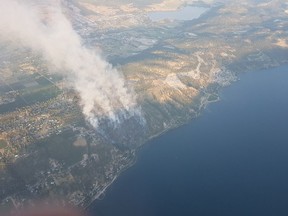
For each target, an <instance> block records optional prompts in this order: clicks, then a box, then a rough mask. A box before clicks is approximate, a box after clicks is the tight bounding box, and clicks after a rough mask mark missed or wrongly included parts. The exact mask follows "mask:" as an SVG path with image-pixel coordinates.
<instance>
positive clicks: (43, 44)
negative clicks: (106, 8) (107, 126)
mask: <svg viewBox="0 0 288 216" xmlns="http://www.w3.org/2000/svg"><path fill="white" fill-rule="evenodd" d="M23 2H25V1H23V0H21V1H20V0H18V1H17V0H0V40H3V39H4V40H10V41H11V40H12V41H13V42H15V43H18V44H21V45H24V46H26V47H29V48H31V49H32V50H34V51H36V52H38V53H40V54H41V55H42V56H43V57H44V58H45V59H46V60H47V61H48V62H49V63H51V64H52V65H53V66H54V67H55V68H56V69H57V70H58V71H61V73H65V75H66V76H67V77H68V79H69V80H71V81H72V83H73V86H74V88H75V90H76V91H77V92H78V93H79V95H80V97H81V105H82V107H83V113H84V115H85V116H86V118H87V120H89V121H90V123H91V124H92V125H93V126H95V127H97V124H98V120H99V118H100V116H102V117H103V116H105V117H107V118H108V119H110V120H113V121H114V122H117V121H121V119H123V118H128V117H130V116H133V115H139V110H138V109H137V108H136V103H135V101H136V100H135V98H134V96H133V94H131V93H130V92H129V90H128V88H127V87H126V86H125V81H124V79H123V77H122V75H121V73H119V72H118V71H117V70H116V69H114V68H113V67H112V66H111V65H110V64H109V63H107V62H106V61H105V60H103V59H102V58H101V56H100V55H99V54H98V53H96V51H93V50H90V49H88V48H85V47H84V46H83V45H82V41H81V38H80V37H79V36H78V34H77V33H76V32H75V30H74V29H73V27H72V25H71V23H70V22H69V20H68V19H67V18H66V17H65V15H64V14H63V13H62V11H61V6H60V3H59V2H58V3H57V1H55V0H54V1H52V0H45V1H44V3H46V4H48V5H49V7H48V9H47V7H45V12H46V15H45V14H43V11H41V7H40V8H39V7H38V6H37V5H35V4H34V5H33V4H29V3H27V2H26V3H23ZM34 3H35V1H34ZM42 3H43V0H42ZM42 9H43V8H42ZM47 10H48V12H47ZM44 16H45V17H44ZM64 71H65V72H64Z"/></svg>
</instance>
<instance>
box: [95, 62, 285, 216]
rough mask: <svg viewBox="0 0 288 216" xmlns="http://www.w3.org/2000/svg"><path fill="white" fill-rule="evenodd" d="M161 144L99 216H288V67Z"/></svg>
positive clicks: (254, 80)
mask: <svg viewBox="0 0 288 216" xmlns="http://www.w3.org/2000/svg"><path fill="white" fill-rule="evenodd" d="M221 98H222V100H221V101H220V102H218V103H214V104H211V105H209V106H208V108H207V109H206V110H205V111H204V112H203V114H202V115H201V116H200V117H199V118H197V119H195V120H193V121H192V122H191V123H190V124H188V125H185V126H183V127H180V128H178V129H176V130H173V131H171V132H168V133H167V134H165V135H163V136H161V137H159V138H156V139H154V140H152V141H151V142H149V143H148V144H147V145H145V146H144V147H143V149H142V150H141V151H140V152H139V157H138V161H137V163H136V164H135V165H134V166H133V167H132V168H130V169H128V170H127V171H126V172H124V173H123V174H122V175H121V176H120V177H119V178H118V180H117V181H116V182H115V183H114V184H113V185H112V186H111V187H110V188H109V189H108V191H107V193H106V196H105V198H104V199H103V200H97V201H95V202H94V204H93V205H92V209H91V212H92V215H93V216H170V215H171V216H175V215H181V216H186V215H187V216H188V215H189V216H193V215H195V216H266V215H267V216H282V215H283V216H287V215H288V67H287V66H286V67H280V68H276V69H271V70H266V71H259V72H253V73H248V74H245V75H242V76H241V80H240V81H239V82H236V83H234V84H232V85H231V86H229V87H228V88H225V89H224V90H223V91H222V93H221Z"/></svg>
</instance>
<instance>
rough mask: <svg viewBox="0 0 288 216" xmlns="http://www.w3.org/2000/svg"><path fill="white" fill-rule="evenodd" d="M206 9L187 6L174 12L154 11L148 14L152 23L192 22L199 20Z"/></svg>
mask: <svg viewBox="0 0 288 216" xmlns="http://www.w3.org/2000/svg"><path fill="white" fill-rule="evenodd" d="M207 10H208V8H204V7H193V6H187V7H183V8H180V9H178V10H176V11H158V12H157V11H156V12H151V13H149V14H148V16H149V18H150V19H151V20H152V21H160V20H165V19H169V20H183V21H185V20H193V19H197V18H199V17H200V16H201V15H202V14H203V13H204V12H206V11H207Z"/></svg>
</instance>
